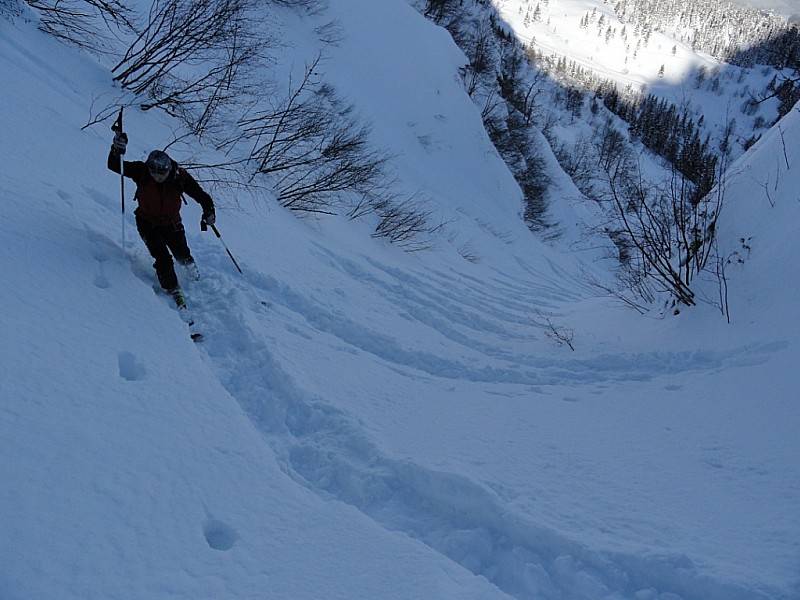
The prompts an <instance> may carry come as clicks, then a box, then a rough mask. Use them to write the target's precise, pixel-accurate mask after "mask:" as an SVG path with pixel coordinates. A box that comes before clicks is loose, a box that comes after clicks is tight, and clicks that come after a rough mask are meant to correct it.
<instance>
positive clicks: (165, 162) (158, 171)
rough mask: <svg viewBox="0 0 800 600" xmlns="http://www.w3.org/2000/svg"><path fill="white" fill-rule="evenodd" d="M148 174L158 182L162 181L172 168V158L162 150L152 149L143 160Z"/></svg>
mask: <svg viewBox="0 0 800 600" xmlns="http://www.w3.org/2000/svg"><path fill="white" fill-rule="evenodd" d="M145 165H147V169H148V170H149V171H150V174H151V175H152V176H153V179H155V180H156V181H158V182H161V181H164V180H165V179H166V178H167V175H169V172H170V171H171V170H172V159H171V158H170V157H169V155H168V154H167V153H166V152H164V151H163V150H153V151H152V152H151V153H150V155H149V156H148V157H147V161H146V162H145Z"/></svg>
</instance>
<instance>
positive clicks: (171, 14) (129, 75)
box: [112, 0, 270, 135]
mask: <svg viewBox="0 0 800 600" xmlns="http://www.w3.org/2000/svg"><path fill="white" fill-rule="evenodd" d="M252 8H253V7H252V3H251V0H154V2H153V4H152V6H151V9H150V13H149V17H148V23H147V25H146V27H145V28H144V30H143V31H142V32H141V33H140V34H139V35H138V36H137V38H136V39H135V41H134V42H133V43H132V44H131V45H130V47H129V48H128V50H127V52H126V53H125V55H124V56H123V57H122V59H121V60H120V61H119V62H118V63H117V64H116V65H115V66H114V68H113V70H112V71H113V73H115V75H114V81H118V82H119V83H120V84H121V85H122V86H123V87H124V88H125V89H127V90H130V91H131V92H132V93H133V94H135V95H136V96H137V97H146V98H147V100H146V101H144V102H143V103H142V107H143V108H144V109H149V108H154V107H160V108H163V109H164V110H166V111H167V112H169V113H170V114H173V115H176V116H178V117H181V118H182V119H183V121H184V122H185V123H186V124H187V125H188V126H189V127H190V129H191V130H192V132H193V133H195V134H196V135H202V134H203V133H205V132H206V129H207V128H208V127H209V125H210V124H211V123H212V122H213V117H214V115H215V112H216V111H217V110H218V109H219V108H220V107H223V106H225V105H226V104H228V103H232V102H236V101H237V100H238V99H240V98H241V97H242V96H245V95H246V92H247V91H249V90H250V87H251V86H252V83H251V82H250V80H249V77H248V75H249V73H250V71H251V70H252V69H254V68H255V66H256V65H257V64H259V61H260V60H261V59H262V58H263V50H264V48H265V47H266V46H267V45H268V44H269V43H270V42H269V40H268V39H266V38H264V37H263V34H261V33H260V32H256V31H254V28H253V26H252V20H253V18H252V15H251V14H250V11H251V9H252Z"/></svg>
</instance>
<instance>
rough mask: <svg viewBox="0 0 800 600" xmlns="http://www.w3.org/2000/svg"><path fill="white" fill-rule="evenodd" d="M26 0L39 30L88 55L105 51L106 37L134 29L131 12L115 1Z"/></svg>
mask: <svg viewBox="0 0 800 600" xmlns="http://www.w3.org/2000/svg"><path fill="white" fill-rule="evenodd" d="M26 1H27V3H28V5H29V6H30V7H31V8H33V9H35V10H36V11H37V12H38V13H39V28H40V29H41V30H42V31H44V32H45V33H47V34H49V35H52V36H53V37H55V38H57V39H59V40H61V41H63V42H65V43H68V44H71V45H73V46H77V47H79V48H83V49H85V50H89V51H91V52H96V53H105V52H107V50H106V46H107V42H108V35H115V34H116V33H119V32H130V31H133V30H134V26H133V23H132V14H131V11H130V10H129V9H128V8H127V7H125V6H124V5H123V4H122V3H121V2H119V1H118V0H26Z"/></svg>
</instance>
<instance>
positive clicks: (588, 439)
mask: <svg viewBox="0 0 800 600" xmlns="http://www.w3.org/2000/svg"><path fill="white" fill-rule="evenodd" d="M329 13H330V14H329V15H326V16H328V17H329V18H331V19H338V22H339V26H340V27H341V31H342V42H341V44H340V45H339V46H338V47H336V48H333V49H332V50H331V54H330V59H329V62H328V64H327V66H326V68H327V69H328V73H329V74H330V75H331V77H332V78H333V80H334V81H335V82H336V83H337V86H338V87H339V89H340V90H342V91H343V92H344V93H345V94H346V95H347V97H349V98H350V99H351V100H352V101H354V102H355V103H356V104H357V106H358V107H359V109H360V110H362V111H363V113H364V114H366V115H367V116H368V117H369V118H370V120H371V121H372V122H373V124H374V135H375V138H376V142H377V143H378V144H381V145H383V146H384V147H387V146H388V147H390V148H391V149H392V150H393V151H396V153H397V159H396V166H397V169H398V173H399V175H400V177H401V178H402V179H403V180H404V181H406V182H413V184H414V185H416V186H418V187H419V188H420V189H424V190H425V192H426V193H428V194H430V195H431V196H432V197H435V198H436V199H437V201H438V202H440V204H441V206H442V210H443V211H451V212H452V213H453V214H459V215H461V216H462V218H461V219H460V220H459V221H458V223H456V227H457V231H458V235H459V236H461V238H462V239H463V240H468V241H469V243H470V245H471V248H472V250H473V252H474V253H475V254H476V255H477V256H479V257H480V259H481V260H480V261H479V262H477V263H471V262H468V261H465V260H463V259H462V257H461V256H460V255H459V254H458V252H456V251H454V250H453V249H451V248H448V246H447V245H446V244H445V245H443V247H442V248H441V249H440V250H439V251H436V252H426V253H416V254H404V253H402V252H400V251H399V250H397V249H396V248H394V247H387V246H385V245H383V244H381V243H379V242H377V241H375V240H372V239H371V238H370V237H369V229H368V228H367V227H365V225H364V224H362V223H358V222H347V221H343V220H338V219H327V220H324V221H322V222H321V223H319V224H315V223H310V222H304V221H299V220H297V219H296V217H294V216H293V215H290V214H286V212H284V211H282V210H279V209H274V208H273V209H270V210H264V209H263V208H261V209H258V210H255V209H251V210H248V209H249V208H250V205H249V204H248V202H247V201H246V199H243V198H238V199H237V200H238V204H239V205H240V206H241V207H243V208H244V209H245V210H233V209H231V208H230V207H232V206H234V205H235V204H236V203H235V202H234V199H233V198H230V197H227V198H226V197H225V195H224V194H220V195H218V196H217V197H216V201H217V203H218V205H219V207H220V210H219V211H218V214H219V219H218V225H219V227H220V231H221V232H222V233H223V235H224V236H225V239H226V241H227V243H228V244H229V245H230V247H231V249H232V250H233V252H234V253H235V255H236V257H237V260H238V261H239V263H240V264H241V265H242V266H243V268H244V271H245V276H244V277H242V276H240V275H239V273H238V272H236V271H235V269H234V267H233V265H232V264H231V262H230V261H229V259H228V257H227V255H226V254H225V252H224V249H223V248H222V247H221V246H220V244H219V243H218V241H217V240H216V239H215V238H213V237H212V236H211V235H209V234H202V235H201V234H200V233H199V231H197V228H196V227H195V225H194V224H195V223H196V222H197V221H199V217H200V215H199V208H198V207H197V206H196V205H191V204H190V206H188V207H186V208H185V209H184V211H183V212H184V220H185V222H186V224H187V230H188V231H189V242H190V246H191V247H192V250H193V253H194V254H195V256H196V258H197V261H198V263H199V265H200V268H201V270H202V273H203V277H202V279H201V280H200V281H199V282H197V283H187V284H186V291H187V295H188V297H189V301H190V304H191V306H192V307H193V308H192V311H193V312H192V316H193V317H194V318H195V320H196V321H197V322H198V325H199V326H200V328H201V329H202V331H203V333H204V336H205V341H204V342H203V343H202V344H199V345H195V344H193V343H192V342H191V340H190V339H189V336H188V331H187V328H186V324H185V323H184V322H183V321H182V320H181V318H180V316H179V314H178V313H177V312H176V311H175V310H174V309H173V308H172V307H171V305H170V302H169V300H168V298H167V297H166V296H165V295H163V294H160V293H158V292H155V291H154V285H155V284H154V277H153V273H152V269H151V267H150V262H151V260H150V258H149V257H148V256H147V255H146V253H145V251H144V248H143V245H142V244H141V242H140V240H139V239H138V237H136V234H135V230H134V227H133V222H132V219H131V218H130V215H128V221H127V223H126V228H127V245H126V248H125V254H124V256H123V252H122V248H121V244H120V242H121V225H120V211H119V180H118V179H116V178H115V176H114V175H113V174H111V173H109V172H108V171H107V170H106V168H105V155H106V152H107V148H108V144H109V142H110V135H109V131H108V130H107V129H105V125H104V124H101V125H100V126H97V127H94V128H91V129H89V130H81V127H82V125H83V124H85V123H86V121H87V118H88V112H89V106H90V104H91V102H92V99H93V98H94V97H97V96H101V95H102V94H107V93H109V91H110V90H109V83H108V82H109V79H110V78H109V74H108V71H107V69H106V68H105V67H104V66H103V65H100V64H98V63H97V61H95V60H94V59H91V58H87V57H86V56H84V55H81V54H79V53H77V52H76V51H74V50H72V49H68V48H65V47H64V46H61V45H59V44H57V43H56V42H55V41H53V40H51V39H48V38H46V37H44V36H43V35H42V34H40V33H38V32H37V31H36V30H35V28H34V27H33V25H31V24H26V23H22V22H17V23H15V24H12V23H9V22H7V21H5V20H0V80H2V81H3V82H4V90H3V94H2V95H0V155H1V156H3V163H2V168H0V230H1V231H2V234H1V235H0V244H2V251H0V272H1V273H2V281H3V285H2V286H0V307H2V310H1V311H0V336H1V337H0V339H2V345H0V365H2V377H1V378H0V457H2V460H0V478H1V479H2V482H3V486H2V488H0V598H2V599H3V600H32V599H52V598H59V599H73V598H74V599H81V600H87V599H95V598H96V599H108V598H132V599H133V598H136V599H141V598H149V599H156V598H170V599H174V598H187V599H188V598H191V599H198V598H214V599H221V598H285V599H292V600H300V599H319V598H325V599H335V598H341V599H348V600H355V599H374V598H392V599H406V598H408V599H412V598H414V599H432V598H436V599H459V600H463V599H476V600H477V599H481V600H484V599H492V598H497V599H500V598H518V599H523V598H524V599H528V598H537V599H538V598H543V599H547V600H551V599H552V600H556V599H570V600H573V599H574V600H578V599H600V598H613V599H626V600H627V599H631V600H633V599H635V600H679V599H683V600H753V599H773V600H779V599H797V598H800V587H798V580H799V578H798V573H800V543H799V542H798V540H800V508H799V507H800V466H799V465H798V460H797V457H798V456H800V441H798V439H799V436H798V424H799V423H800V420H799V419H800V403H799V402H798V389H800V376H798V370H797V368H796V362H797V357H798V356H799V355H800V350H799V349H798V335H797V334H798V319H797V316H796V314H797V310H796V299H797V297H798V289H797V285H798V284H797V282H798V281H800V273H799V272H798V265H797V261H796V260H795V257H796V256H797V255H798V245H800V242H798V237H797V235H796V228H797V226H796V224H797V222H798V220H799V219H800V214H798V213H800V198H798V195H797V190H798V189H800V164H798V163H797V157H798V156H800V153H799V152H798V150H800V122H798V120H799V119H798V117H800V115H798V114H797V113H796V112H793V113H792V114H791V115H789V117H787V119H785V120H784V121H783V122H782V123H781V124H780V130H778V129H776V130H773V131H771V132H769V134H767V135H766V136H765V137H764V138H763V139H762V140H761V141H760V142H759V143H758V144H757V145H756V146H755V148H754V149H753V150H752V151H751V152H750V153H748V154H747V155H745V157H744V158H743V159H742V160H740V161H739V163H738V164H737V165H736V166H735V167H734V168H733V169H732V171H731V172H732V173H734V175H733V176H732V177H731V179H730V181H729V182H728V196H727V198H728V201H727V206H726V212H725V217H724V219H723V220H722V222H721V224H720V231H721V236H722V243H723V244H725V245H727V246H726V247H727V248H729V253H730V255H731V256H732V258H733V259H734V260H733V263H732V266H731V267H730V270H729V280H730V282H729V283H730V304H731V314H732V319H733V322H732V324H730V325H727V324H726V323H725V322H724V319H723V318H721V317H720V316H719V313H718V311H716V310H715V309H714V308H713V307H711V306H706V305H701V306H699V307H697V308H696V309H693V310H691V311H688V312H685V313H684V314H683V315H681V316H680V317H678V318H668V319H649V318H642V317H639V316H638V315H636V314H635V313H632V312H630V311H626V310H624V309H621V308H620V307H618V306H614V305H612V304H610V301H609V300H608V299H605V298H598V297H596V292H595V291H594V290H593V289H592V288H591V287H590V286H588V285H587V284H586V282H585V279H584V278H583V277H582V276H581V275H580V273H581V271H582V269H583V268H585V266H584V265H581V264H580V260H581V257H580V256H576V255H575V254H574V253H569V252H566V251H561V250H559V249H558V248H551V247H548V246H545V245H543V244H540V243H539V242H538V241H537V240H536V238H535V237H534V236H532V235H531V234H530V233H529V232H528V231H527V229H526V228H525V226H524V225H523V224H522V222H521V221H520V219H519V214H518V213H519V206H518V203H519V193H518V190H516V189H515V184H514V182H513V179H512V178H511V176H510V175H509V173H508V172H507V170H505V168H504V166H503V165H502V163H501V162H500V160H499V158H498V157H497V155H496V153H495V152H494V150H493V149H492V148H491V146H490V144H489V142H488V139H487V138H486V135H485V133H484V132H483V129H482V127H481V123H480V117H479V115H478V113H477V112H476V109H475V108H474V107H473V106H472V105H471V103H470V102H469V99H468V98H466V96H465V95H464V94H463V92H461V91H460V87H459V83H458V81H457V78H456V69H457V67H458V66H459V61H461V60H462V57H461V56H460V54H459V53H458V51H457V50H456V49H455V47H454V45H453V44H452V41H450V40H449V39H448V37H447V36H446V35H445V34H444V33H443V32H442V31H441V30H439V29H437V28H435V27H433V26H432V25H431V24H430V23H427V22H426V21H424V20H423V19H422V18H421V17H419V16H418V15H417V14H416V13H415V12H414V11H413V10H411V8H409V7H408V6H407V5H406V3H405V2H404V1H403V0H372V1H371V2H369V3H348V2H333V3H332V5H331V8H330V9H329ZM408 40H414V43H413V44H409V43H408ZM401 45H402V47H403V48H405V49H406V50H404V51H403V52H399V51H398V47H399V46H401ZM302 49H303V48H302V46H300V45H299V46H298V52H300V50H302ZM365 49H368V50H365ZM298 62H302V59H300V58H298ZM395 86H397V87H395ZM126 119H127V122H126V127H127V129H128V131H129V134H130V135H131V144H130V146H129V154H128V156H129V157H130V158H137V157H139V156H143V155H145V154H146V152H147V151H148V150H149V149H150V148H152V147H158V145H159V144H161V143H163V142H164V140H166V139H168V137H167V136H169V135H170V127H172V126H175V124H174V123H171V122H170V121H168V120H167V119H165V118H164V117H163V116H160V115H157V114H153V113H138V112H136V111H134V110H130V111H129V113H128V114H127V116H126ZM784 149H785V154H784ZM129 194H130V191H129ZM129 201H130V198H129ZM597 268H600V267H597ZM706 291H707V293H708V294H709V295H714V294H715V293H716V287H715V285H713V284H711V283H709V286H708V290H706ZM548 321H549V322H550V323H553V324H554V326H555V327H557V328H558V329H560V330H561V331H570V332H572V333H573V334H574V338H573V343H574V346H575V351H574V352H571V351H570V350H569V349H567V348H565V347H563V346H559V345H558V344H556V343H554V341H553V339H552V337H551V336H548V335H547V334H548V333H552V331H550V328H549V326H548V325H547V322H548Z"/></svg>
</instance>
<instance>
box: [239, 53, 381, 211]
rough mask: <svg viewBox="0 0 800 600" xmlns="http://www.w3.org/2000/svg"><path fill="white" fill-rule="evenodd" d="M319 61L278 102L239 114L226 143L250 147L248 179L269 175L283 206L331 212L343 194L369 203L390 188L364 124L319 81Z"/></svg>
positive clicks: (340, 203)
mask: <svg viewBox="0 0 800 600" xmlns="http://www.w3.org/2000/svg"><path fill="white" fill-rule="evenodd" d="M320 61H321V57H317V58H316V59H315V60H314V61H313V62H312V63H311V64H310V65H308V66H307V67H306V69H305V71H304V73H303V77H302V79H301V80H300V82H299V83H298V84H296V85H295V84H293V83H292V82H291V81H290V84H289V90H288V93H287V94H286V96H285V97H284V98H283V99H282V100H280V101H278V102H276V103H275V104H273V105H272V106H270V107H269V108H267V109H263V110H259V111H257V112H255V113H254V114H252V115H250V116H247V117H245V118H242V119H241V120H240V122H239V127H240V130H241V132H242V133H241V135H239V136H238V137H236V138H234V139H231V140H230V141H229V142H228V143H227V145H228V146H229V147H233V146H242V145H249V146H250V149H249V151H248V153H249V160H250V162H251V164H254V165H255V169H254V172H253V175H252V178H255V177H256V176H257V175H260V176H266V177H268V178H269V180H270V182H271V183H272V184H273V185H274V187H275V189H276V191H277V194H278V201H279V202H280V203H281V204H282V205H283V206H285V207H287V208H290V209H292V210H298V211H306V212H330V211H332V210H334V209H335V208H338V207H341V206H342V199H343V198H344V196H345V195H346V194H348V193H350V194H355V196H356V197H357V198H361V199H362V200H363V199H366V200H365V201H366V204H367V205H369V204H371V203H372V202H373V199H374V198H375V197H378V196H380V194H379V191H381V190H383V189H385V188H388V186H389V178H388V177H387V175H386V170H385V167H386V163H387V161H388V160H389V156H388V155H386V154H384V153H382V152H380V151H378V150H375V149H374V148H373V147H372V145H371V144H370V141H369V133H370V130H369V127H368V126H367V125H366V124H364V123H362V122H360V121H359V119H358V118H357V117H356V116H355V114H354V110H353V107H352V106H350V105H346V104H344V103H343V102H342V101H341V100H340V99H339V98H338V96H337V95H336V92H335V91H334V89H333V88H332V87H331V86H330V85H328V84H326V83H324V82H323V81H322V79H321V77H320V76H319V74H318V68H319V65H320ZM355 204H356V205H358V204H359V202H358V201H355Z"/></svg>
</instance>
